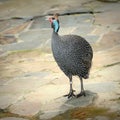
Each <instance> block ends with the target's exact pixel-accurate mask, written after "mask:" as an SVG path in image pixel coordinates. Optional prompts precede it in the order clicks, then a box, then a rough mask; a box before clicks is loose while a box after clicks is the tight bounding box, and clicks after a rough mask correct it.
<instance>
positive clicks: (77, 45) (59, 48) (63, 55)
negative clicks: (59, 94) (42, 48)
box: [49, 14, 93, 98]
mask: <svg viewBox="0 0 120 120" xmlns="http://www.w3.org/2000/svg"><path fill="white" fill-rule="evenodd" d="M49 21H50V23H51V26H52V28H53V33H52V43H51V45H52V52H53V56H54V58H55V60H56V62H57V64H58V66H59V67H60V69H61V70H62V71H63V72H64V73H65V75H66V76H68V78H69V81H70V92H69V94H67V95H65V96H68V98H70V97H73V96H77V97H80V96H82V95H84V96H85V91H84V88H83V78H84V79H87V78H88V77H89V72H90V68H91V64H92V58H93V51H92V48H91V46H90V44H89V43H88V42H87V41H86V40H85V39H84V38H82V37H80V36H77V35H64V36H60V35H59V34H58V31H59V27H60V25H59V20H58V14H55V15H54V17H51V18H49ZM74 75H76V76H79V78H80V81H81V91H80V93H79V94H78V95H75V94H74V90H73V88H72V76H74Z"/></svg>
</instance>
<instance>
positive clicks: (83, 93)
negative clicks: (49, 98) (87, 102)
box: [77, 91, 86, 98]
mask: <svg viewBox="0 0 120 120" xmlns="http://www.w3.org/2000/svg"><path fill="white" fill-rule="evenodd" d="M83 95H84V96H86V94H85V92H84V91H82V92H81V93H79V94H78V95H77V98H79V97H81V96H83Z"/></svg>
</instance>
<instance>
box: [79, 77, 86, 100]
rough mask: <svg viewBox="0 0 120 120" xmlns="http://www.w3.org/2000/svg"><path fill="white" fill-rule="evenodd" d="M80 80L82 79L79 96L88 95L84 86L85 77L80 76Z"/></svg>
mask: <svg viewBox="0 0 120 120" xmlns="http://www.w3.org/2000/svg"><path fill="white" fill-rule="evenodd" d="M80 81H81V92H80V93H79V94H78V95H77V98H78V97H81V96H83V95H84V96H86V94H85V91H84V88H83V79H82V77H80Z"/></svg>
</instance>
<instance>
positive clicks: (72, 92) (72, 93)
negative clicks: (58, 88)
mask: <svg viewBox="0 0 120 120" xmlns="http://www.w3.org/2000/svg"><path fill="white" fill-rule="evenodd" d="M74 92H75V90H71V91H70V92H69V94H67V95H64V97H68V99H69V98H71V97H76V95H75V94H74Z"/></svg>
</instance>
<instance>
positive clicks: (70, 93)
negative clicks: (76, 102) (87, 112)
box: [64, 75, 76, 99]
mask: <svg viewBox="0 0 120 120" xmlns="http://www.w3.org/2000/svg"><path fill="white" fill-rule="evenodd" d="M68 77H69V80H70V92H69V94H67V95H64V97H68V99H69V98H70V97H76V95H75V94H74V92H75V90H73V89H72V75H70V76H68Z"/></svg>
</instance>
